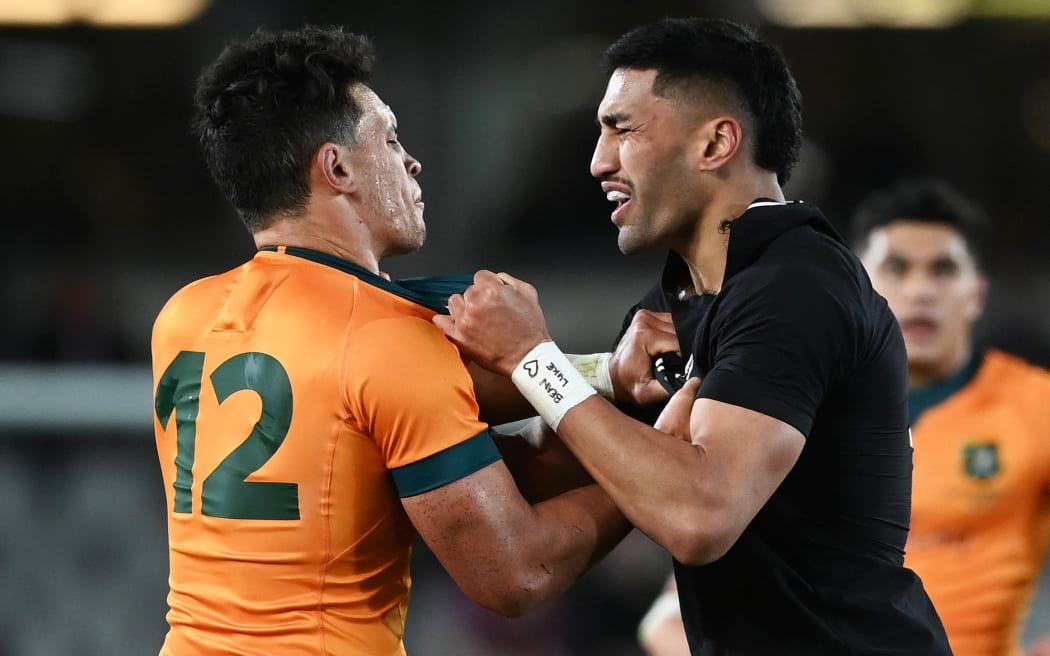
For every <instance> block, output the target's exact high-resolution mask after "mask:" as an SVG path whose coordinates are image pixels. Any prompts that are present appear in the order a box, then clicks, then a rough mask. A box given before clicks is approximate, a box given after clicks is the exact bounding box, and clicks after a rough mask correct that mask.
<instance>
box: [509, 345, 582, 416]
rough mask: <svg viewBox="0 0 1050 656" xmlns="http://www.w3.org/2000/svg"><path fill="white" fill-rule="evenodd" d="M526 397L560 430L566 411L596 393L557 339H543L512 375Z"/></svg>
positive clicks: (540, 413) (537, 410)
mask: <svg viewBox="0 0 1050 656" xmlns="http://www.w3.org/2000/svg"><path fill="white" fill-rule="evenodd" d="M510 379H511V381H512V382H513V383H514V385H515V386H517V388H518V391H520V392H521V394H522V396H524V397H525V400H526V401H528V402H529V403H531V404H532V407H533V408H535V409H536V412H538V413H539V415H540V416H541V417H543V421H545V422H547V425H548V426H550V427H551V428H553V429H554V430H558V424H560V423H561V419H562V417H564V416H565V413H566V412H568V411H569V410H571V409H572V408H574V407H576V406H577V405H579V404H580V403H583V402H584V401H586V400H587V399H588V398H590V397H591V396H593V395H594V394H596V392H595V391H594V388H593V387H591V386H590V385H589V384H588V383H587V381H586V379H584V377H583V375H582V374H580V372H578V371H576V368H575V367H573V366H572V363H571V362H569V359H568V358H567V357H565V354H564V353H562V352H561V349H559V348H558V345H557V344H555V343H554V342H540V343H539V344H537V345H536V347H535V348H533V349H532V350H531V351H529V352H528V354H526V355H525V357H524V358H522V360H521V362H519V363H518V365H517V366H516V367H514V371H513V372H511V375H510Z"/></svg>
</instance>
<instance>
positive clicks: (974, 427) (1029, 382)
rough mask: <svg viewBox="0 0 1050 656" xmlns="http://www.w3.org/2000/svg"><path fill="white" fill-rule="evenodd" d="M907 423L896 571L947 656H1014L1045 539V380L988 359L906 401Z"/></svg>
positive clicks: (1049, 432)
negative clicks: (906, 483)
mask: <svg viewBox="0 0 1050 656" xmlns="http://www.w3.org/2000/svg"><path fill="white" fill-rule="evenodd" d="M978 364H980V367H979V368H978V367H977V365H978ZM931 406H932V407H931ZM927 408H928V409H927ZM911 414H912V419H913V423H914V444H915V475H914V477H913V484H914V488H913V493H912V521H911V534H910V536H909V538H908V542H907V546H906V548H905V565H906V566H908V567H910V568H912V569H914V570H915V571H916V572H918V573H919V576H921V577H922V580H923V583H924V584H925V586H926V590H927V592H928V593H929V595H930V598H931V599H932V600H933V603H934V606H936V608H937V612H938V613H939V614H940V616H941V620H942V621H943V622H944V627H945V629H946V630H947V632H948V638H949V640H950V641H951V645H952V649H953V650H954V652H955V654H956V656H977V655H987V656H993V655H994V656H1007V655H1011V656H1012V655H1014V654H1017V655H1020V654H1021V653H1022V650H1021V629H1022V625H1023V622H1024V616H1025V609H1026V608H1027V605H1028V602H1029V600H1030V598H1031V596H1032V594H1033V591H1034V588H1035V585H1036V582H1037V579H1038V576H1039V571H1040V569H1041V568H1042V565H1043V561H1044V558H1045V556H1046V550H1047V541H1048V537H1050V500H1048V498H1047V492H1048V489H1050V373H1048V372H1046V371H1044V370H1042V369H1039V368H1036V367H1034V366H1032V365H1029V364H1027V363H1025V362H1023V361H1021V360H1019V359H1017V358H1015V357H1012V356H1009V355H1006V354H1004V353H1000V352H995V351H992V352H989V353H988V354H987V355H986V356H985V358H984V360H983V362H980V363H978V362H977V361H975V362H974V363H973V364H972V365H971V366H969V367H967V368H966V369H964V371H963V372H961V373H960V374H959V375H957V376H955V377H954V378H953V379H951V380H948V381H945V382H943V383H941V384H939V385H937V386H935V387H931V388H926V389H923V390H919V391H918V392H916V393H914V394H913V395H912V398H911ZM916 418H917V421H916Z"/></svg>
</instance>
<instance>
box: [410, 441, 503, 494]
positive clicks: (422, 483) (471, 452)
mask: <svg viewBox="0 0 1050 656" xmlns="http://www.w3.org/2000/svg"><path fill="white" fill-rule="evenodd" d="M501 458H502V456H501V455H500V452H499V450H498V449H497V448H496V444H495V443H494V442H493V441H492V436H491V435H489V432H488V430H483V431H481V432H480V433H478V434H477V435H475V436H474V437H472V438H470V439H469V440H466V441H465V442H460V443H459V444H457V445H455V446H451V447H449V448H447V449H445V450H444V451H438V452H437V453H435V454H434V455H431V456H427V457H426V458H423V459H422V460H419V461H417V462H413V463H409V464H407V465H404V466H403V467H398V468H397V469H392V470H390V473H391V474H393V476H394V485H396V486H397V492H398V494H399V495H401V496H402V497H411V496H415V495H417V494H423V493H424V492H429V491H431V490H435V489H437V488H439V487H441V486H442V485H448V484H449V483H451V482H453V481H458V480H459V479H461V478H463V477H465V476H469V475H470V474H473V473H474V472H476V471H478V470H479V469H481V468H482V467H486V466H488V465H491V464H492V463H494V462H496V461H497V460H500V459H501Z"/></svg>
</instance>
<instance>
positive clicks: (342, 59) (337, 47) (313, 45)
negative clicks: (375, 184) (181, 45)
mask: <svg viewBox="0 0 1050 656" xmlns="http://www.w3.org/2000/svg"><path fill="white" fill-rule="evenodd" d="M374 62H375V54H374V51H373V48H372V43H371V41H370V40H369V39H368V37H366V36H363V35H360V34H351V33H347V32H343V30H342V29H341V28H339V27H330V28H322V27H314V26H307V27H304V28H302V29H298V30H288V31H280V32H271V31H267V30H264V29H260V30H258V31H256V32H255V33H254V34H252V35H251V36H250V37H249V38H248V39H247V40H246V41H243V42H234V43H231V44H230V45H228V46H227V47H226V48H225V49H224V50H223V51H222V53H221V54H220V55H219V57H218V58H217V59H216V60H215V61H214V62H212V63H211V64H210V65H208V66H207V67H206V68H205V69H204V70H203V71H202V73H201V75H200V78H199V79H198V81H197V90H196V93H195V96H194V101H195V105H196V108H195V109H196V111H195V115H194V118H193V123H192V127H193V131H194V133H195V134H196V136H197V138H198V139H199V140H200V144H201V147H202V149H203V151H204V159H205V161H206V163H207V165H208V170H209V171H210V173H211V175H212V178H213V179H214V180H215V182H216V183H217V184H218V185H219V188H220V189H222V191H223V193H224V194H225V195H226V197H227V198H228V199H229V200H230V202H231V203H232V204H233V206H234V207H235V208H236V209H237V212H238V213H239V214H240V216H241V220H243V221H244V224H245V225H246V226H247V227H248V229H249V230H251V231H255V230H259V229H261V228H265V227H266V226H267V225H269V223H270V222H271V221H272V220H273V219H274V218H276V217H277V216H279V215H283V214H293V215H294V214H295V213H297V212H299V211H301V210H302V209H304V208H305V207H306V203H307V201H308V199H309V195H310V186H309V171H310V160H311V158H312V157H313V156H314V154H315V153H316V152H317V149H318V148H320V146H321V145H322V144H324V143H325V142H326V141H334V142H336V143H339V144H342V145H346V146H348V147H350V146H353V144H354V140H355V135H356V131H357V124H358V121H359V120H360V118H361V108H360V107H359V106H358V105H357V103H355V102H354V99H353V97H352V95H351V89H350V87H351V85H353V84H356V83H361V84H368V83H369V81H370V79H371V74H372V66H373V64H374Z"/></svg>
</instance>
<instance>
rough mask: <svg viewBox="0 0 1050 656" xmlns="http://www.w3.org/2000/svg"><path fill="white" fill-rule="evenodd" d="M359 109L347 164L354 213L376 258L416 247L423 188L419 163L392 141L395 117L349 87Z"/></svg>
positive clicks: (363, 91)
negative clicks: (355, 194) (352, 186)
mask: <svg viewBox="0 0 1050 656" xmlns="http://www.w3.org/2000/svg"><path fill="white" fill-rule="evenodd" d="M353 95H354V99H355V100H356V101H357V103H358V105H359V106H360V107H361V110H362V115H361V120H360V122H359V123H358V126H357V143H356V145H355V146H354V148H353V149H351V156H350V157H351V162H352V166H353V169H354V175H355V177H356V179H357V181H358V185H357V188H358V189H359V192H358V197H357V199H356V200H357V201H358V203H359V213H360V216H361V217H362V219H363V220H364V221H366V222H367V223H368V224H369V228H370V231H371V233H372V239H373V242H374V244H375V246H376V254H377V255H378V256H379V257H383V256H387V255H400V254H402V253H408V252H411V251H414V250H416V249H418V248H419V247H420V246H422V245H423V242H424V240H425V239H426V234H427V230H426V225H425V224H424V223H423V192H422V190H421V189H420V187H419V183H418V182H417V181H416V176H417V175H419V172H420V171H421V170H422V166H421V165H420V163H419V162H418V161H416V159H415V158H413V157H412V156H411V155H409V154H408V152H406V151H405V149H404V148H403V147H402V146H401V143H400V142H399V141H398V139H397V118H396V117H395V116H394V113H393V112H392V111H391V110H390V108H389V107H388V106H387V105H386V104H384V103H383V101H382V100H380V99H379V96H377V95H376V94H375V92H374V91H372V90H371V89H369V88H368V87H366V86H363V85H355V87H354V89H353Z"/></svg>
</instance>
